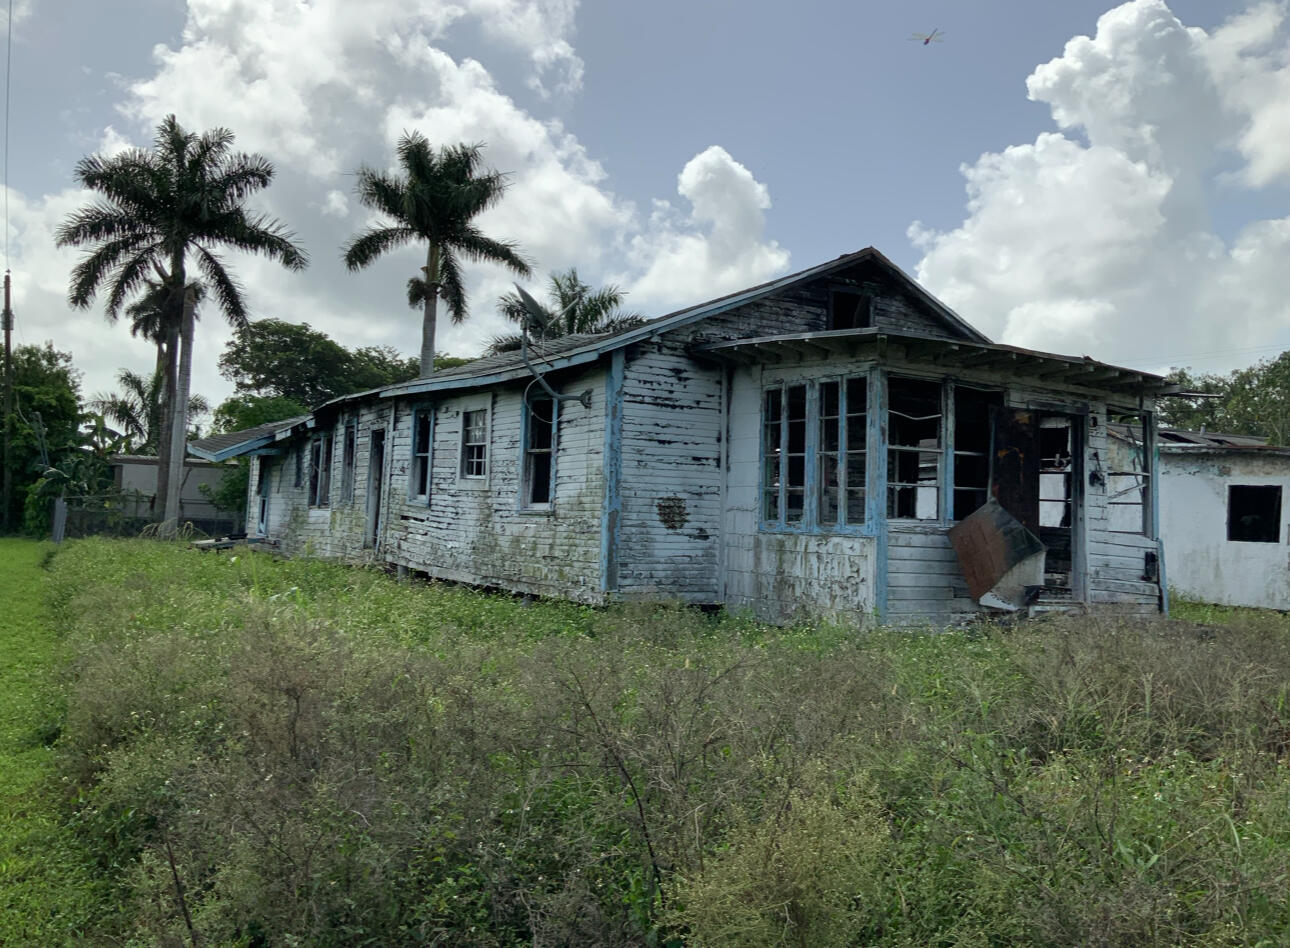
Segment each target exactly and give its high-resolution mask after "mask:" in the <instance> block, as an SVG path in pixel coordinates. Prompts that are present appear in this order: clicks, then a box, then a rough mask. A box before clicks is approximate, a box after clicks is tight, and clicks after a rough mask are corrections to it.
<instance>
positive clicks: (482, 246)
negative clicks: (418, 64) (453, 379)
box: [345, 132, 531, 378]
mask: <svg viewBox="0 0 1290 948" xmlns="http://www.w3.org/2000/svg"><path fill="white" fill-rule="evenodd" d="M480 147H481V146H479V145H446V146H444V147H443V148H441V149H439V150H438V151H435V149H434V148H433V147H431V145H430V143H429V142H428V141H427V140H426V138H425V136H424V135H422V134H420V133H419V132H404V133H403V137H402V138H400V139H399V143H398V146H397V149H396V150H397V151H398V156H399V164H400V165H401V166H402V169H403V173H402V174H401V175H397V176H394V175H389V174H386V173H384V172H380V171H374V170H372V169H371V168H360V169H359V171H358V199H359V200H360V201H361V202H362V203H363V204H365V205H366V206H367V207H370V208H372V209H373V210H376V211H379V212H380V213H381V214H384V215H385V216H386V217H387V218H389V219H390V220H391V221H392V223H388V224H383V225H378V226H375V227H371V228H368V229H367V230H366V231H364V232H363V233H361V234H359V235H357V236H356V237H355V238H354V239H353V240H351V241H350V242H349V245H348V246H346V247H345V265H346V266H347V267H349V269H350V270H361V269H362V268H363V267H366V266H368V265H369V264H371V263H373V262H374V261H375V260H376V259H377V258H378V257H380V256H381V255H382V254H384V253H385V252H386V251H388V250H393V249H394V248H396V247H401V246H403V245H404V244H407V243H410V242H412V241H424V242H425V244H426V245H427V246H426V264H425V266H424V267H422V268H421V272H422V274H423V276H421V277H413V278H412V279H410V280H408V305H409V306H411V307H413V308H414V309H415V308H416V307H417V306H420V307H421V308H422V320H421V377H422V378H429V377H430V376H431V375H432V374H433V373H434V335H435V320H436V318H437V316H438V307H439V297H440V296H441V295H442V296H443V299H444V302H445V303H447V304H448V315H449V316H451V317H452V321H453V322H454V323H459V322H461V321H462V320H464V319H465V318H466V315H467V309H466V293H465V290H464V289H463V287H462V283H461V258H462V257H465V258H466V259H468V260H474V261H478V262H486V263H500V264H503V265H504V266H506V267H509V268H510V269H511V270H512V271H513V272H514V273H516V274H519V275H520V276H528V275H529V273H530V272H531V271H530V268H529V265H528V263H527V262H526V261H525V260H524V258H523V257H521V256H520V255H519V252H518V251H517V249H516V246H515V244H514V243H512V242H510V241H505V240H494V239H492V238H491V237H485V236H484V235H483V234H482V233H481V232H480V230H479V228H478V227H476V226H475V224H474V223H472V221H473V219H474V218H475V217H476V216H477V215H478V214H480V213H481V212H482V211H484V210H486V209H488V208H490V207H492V206H493V205H494V204H496V203H497V202H498V200H500V199H501V196H502V194H503V192H504V191H505V190H506V176H505V175H503V174H500V173H499V172H496V171H491V170H482V171H481V168H480V162H481V158H480Z"/></svg>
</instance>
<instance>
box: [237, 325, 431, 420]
mask: <svg viewBox="0 0 1290 948" xmlns="http://www.w3.org/2000/svg"><path fill="white" fill-rule="evenodd" d="M219 368H220V374H221V375H223V376H224V378H226V379H228V380H229V381H230V382H232V383H233V384H234V385H236V386H237V389H238V391H239V392H243V393H254V394H257V395H261V396H266V397H275V398H286V399H290V400H291V401H292V402H295V403H297V404H299V405H303V406H306V408H309V407H313V406H316V405H321V404H322V403H323V402H326V401H330V400H331V399H333V398H339V397H340V396H342V395H350V394H352V393H354V392H362V391H366V390H367V389H371V388H379V387H381V386H382V385H392V384H394V383H395V382H406V381H407V380H408V379H414V378H416V377H417V362H416V360H415V359H404V358H402V357H400V356H399V354H398V353H397V352H395V351H394V350H393V349H391V348H389V347H385V346H368V347H366V348H361V349H356V350H353V351H351V350H349V349H346V348H345V347H344V346H342V345H340V344H339V343H338V342H336V341H334V340H333V339H332V338H331V337H330V336H328V335H327V334H326V333H324V332H320V331H318V330H317V329H312V328H310V326H309V324H308V323H288V322H285V321H283V320H280V319H260V320H256V321H255V322H253V323H248V324H246V325H245V326H242V327H240V328H239V329H237V330H236V331H235V332H234V334H233V338H232V339H230V340H229V342H228V344H227V345H226V346H225V348H224V354H223V355H222V356H220V360H219ZM233 430H236V429H233Z"/></svg>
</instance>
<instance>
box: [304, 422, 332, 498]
mask: <svg viewBox="0 0 1290 948" xmlns="http://www.w3.org/2000/svg"><path fill="white" fill-rule="evenodd" d="M330 499H331V434H330V433H328V434H321V435H318V436H317V437H316V438H314V439H313V441H312V442H310V444H309V506H310V507H326V506H327V505H328V503H330Z"/></svg>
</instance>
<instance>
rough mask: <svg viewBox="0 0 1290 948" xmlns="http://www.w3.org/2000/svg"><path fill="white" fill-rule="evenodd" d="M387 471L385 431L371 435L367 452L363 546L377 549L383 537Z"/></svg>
mask: <svg viewBox="0 0 1290 948" xmlns="http://www.w3.org/2000/svg"><path fill="white" fill-rule="evenodd" d="M384 470H385V431H384V429H380V430H375V431H373V432H372V433H371V436H370V440H369V443H368V451H367V527H366V530H365V531H364V535H363V546H364V547H365V548H367V549H375V547H376V545H377V543H378V542H379V541H380V536H381V485H382V483H383V478H382V476H381V475H382V472H383V471H384Z"/></svg>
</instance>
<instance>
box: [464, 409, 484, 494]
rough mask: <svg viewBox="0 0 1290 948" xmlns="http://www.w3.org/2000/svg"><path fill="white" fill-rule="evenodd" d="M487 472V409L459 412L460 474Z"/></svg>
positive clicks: (469, 474)
mask: <svg viewBox="0 0 1290 948" xmlns="http://www.w3.org/2000/svg"><path fill="white" fill-rule="evenodd" d="M487 474H488V409H487V408H478V409H475V410H474V411H463V412H462V413H461V476H462V477H485V476H487Z"/></svg>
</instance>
